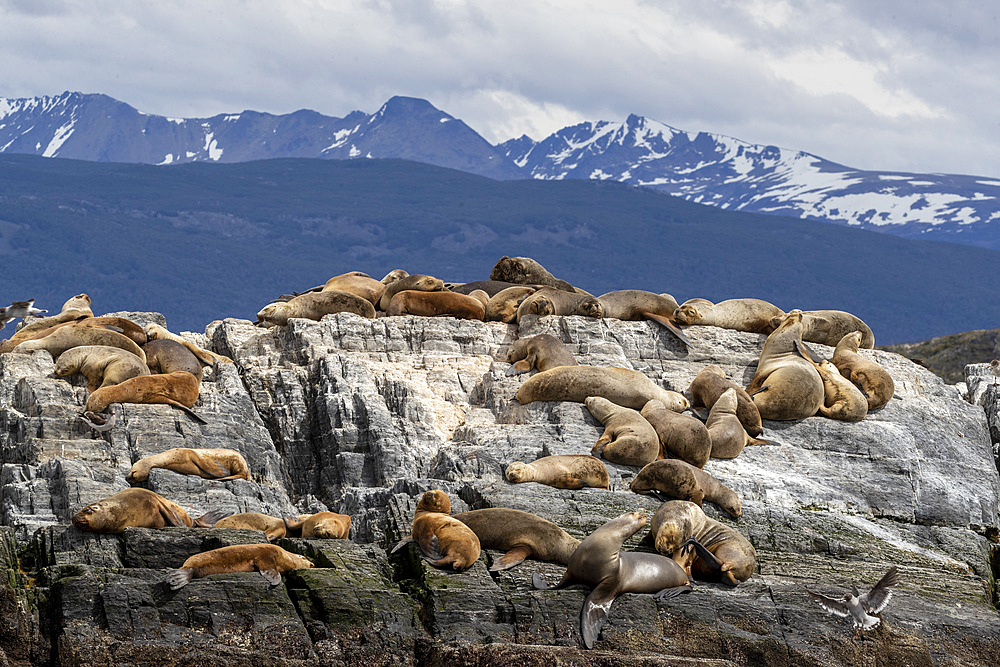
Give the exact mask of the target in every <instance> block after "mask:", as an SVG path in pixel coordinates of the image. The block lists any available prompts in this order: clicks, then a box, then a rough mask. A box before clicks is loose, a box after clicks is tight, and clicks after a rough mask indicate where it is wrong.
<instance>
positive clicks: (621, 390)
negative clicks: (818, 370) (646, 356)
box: [514, 366, 818, 412]
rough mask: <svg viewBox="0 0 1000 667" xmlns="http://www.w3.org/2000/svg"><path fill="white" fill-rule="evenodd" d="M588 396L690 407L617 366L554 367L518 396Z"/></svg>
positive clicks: (527, 399) (636, 405)
mask: <svg viewBox="0 0 1000 667" xmlns="http://www.w3.org/2000/svg"><path fill="white" fill-rule="evenodd" d="M817 379H818V376H817ZM588 396H603V397H604V398H606V399H608V400H609V401H611V402H612V403H617V404H618V405H621V406H624V407H626V408H632V409H633V410H640V409H642V407H643V406H644V405H646V403H647V402H649V401H651V400H653V399H656V400H658V401H660V402H662V403H663V405H664V406H665V407H666V408H667V409H669V410H673V411H675V412H683V411H684V410H686V409H687V408H688V407H689V404H688V400H687V399H686V398H684V396H683V395H682V394H680V393H678V392H676V391H670V390H668V389H664V388H663V387H660V386H659V385H657V384H656V383H654V382H653V381H652V380H650V379H649V378H648V377H646V375H645V374H644V373H642V372H641V371H634V370H632V369H631V368H619V367H617V366H559V367H557V368H551V369H549V370H547V371H542V372H541V373H538V374H536V375H533V376H532V377H530V378H528V380H526V381H525V383H524V384H522V385H521V387H520V388H519V389H518V390H517V394H515V396H514V397H515V398H516V399H517V401H518V402H519V403H520V404H521V405H527V404H528V403H532V402H534V401H575V402H577V403H583V402H584V401H585V400H586V399H587V397H588Z"/></svg>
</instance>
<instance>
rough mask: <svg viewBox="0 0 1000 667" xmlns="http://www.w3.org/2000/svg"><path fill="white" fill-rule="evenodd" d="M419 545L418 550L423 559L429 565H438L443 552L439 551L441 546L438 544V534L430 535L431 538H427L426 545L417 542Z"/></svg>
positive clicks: (442, 557) (442, 558)
mask: <svg viewBox="0 0 1000 667" xmlns="http://www.w3.org/2000/svg"><path fill="white" fill-rule="evenodd" d="M417 546H419V547H420V551H421V553H422V554H423V558H424V560H425V561H427V562H428V563H430V564H431V565H440V564H441V561H442V560H444V554H443V553H441V546H440V545H439V544H438V536H437V535H431V539H430V540H428V543H427V545H426V546H425V545H423V544H420V543H419V542H418V543H417Z"/></svg>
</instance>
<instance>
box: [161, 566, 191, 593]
mask: <svg viewBox="0 0 1000 667" xmlns="http://www.w3.org/2000/svg"><path fill="white" fill-rule="evenodd" d="M193 575H194V570H191V569H185V568H176V569H174V568H171V569H168V570H167V585H168V586H170V590H172V591H176V590H177V589H179V588H184V587H185V586H187V585H188V582H190V581H191V577H192V576H193Z"/></svg>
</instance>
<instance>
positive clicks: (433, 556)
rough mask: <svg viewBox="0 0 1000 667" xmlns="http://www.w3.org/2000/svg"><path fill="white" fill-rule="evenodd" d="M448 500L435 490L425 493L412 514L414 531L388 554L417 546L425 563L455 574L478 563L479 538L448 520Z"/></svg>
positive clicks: (439, 491) (459, 524)
mask: <svg viewBox="0 0 1000 667" xmlns="http://www.w3.org/2000/svg"><path fill="white" fill-rule="evenodd" d="M450 513H451V500H450V499H449V498H448V494H447V493H445V492H444V491H441V490H438V489H432V490H431V491H427V492H426V493H424V495H423V496H422V497H421V498H420V502H418V503H417V510H416V512H414V513H413V529H412V531H411V533H410V536H409V537H404V538H403V539H401V540H400V541H399V542H397V543H396V546H395V547H393V548H392V551H391V552H390V553H395V552H396V551H398V550H399V549H400V548H401V547H402V546H403V545H405V544H408V543H410V542H416V543H417V546H418V547H419V548H420V553H421V554H422V555H423V558H424V560H426V561H427V562H428V563H430V564H431V565H433V566H435V567H446V566H450V567H451V568H452V569H454V570H455V571H456V572H461V571H462V570H466V569H468V568H470V567H472V564H473V563H475V562H476V561H477V560H478V559H479V553H480V547H479V538H478V537H476V534H475V533H474V532H472V529H471V528H469V527H468V526H466V525H465V524H464V523H462V522H461V521H459V520H457V519H455V518H454V517H452V516H449V515H450Z"/></svg>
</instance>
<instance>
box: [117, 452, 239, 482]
mask: <svg viewBox="0 0 1000 667" xmlns="http://www.w3.org/2000/svg"><path fill="white" fill-rule="evenodd" d="M153 468H163V469H165V470H172V471H173V472H176V473H180V474H181V475H196V476H198V477H202V478H204V479H214V480H216V481H219V482H225V481H228V480H231V479H250V468H249V466H247V460H246V459H245V458H243V455H242V454H240V453H239V452H237V451H235V450H232V449H190V448H187V447H175V448H173V449H168V450H166V451H163V452H160V453H159V454H153V455H152V456H147V457H145V458H142V459H140V460H138V461H136V462H135V463H134V464H133V465H132V468H131V469H130V470H129V472H128V476H127V477H126V478H125V479H126V481H128V482H129V483H130V484H132V483H135V482H143V481H145V480H147V479H149V471H150V470H152V469H153Z"/></svg>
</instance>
